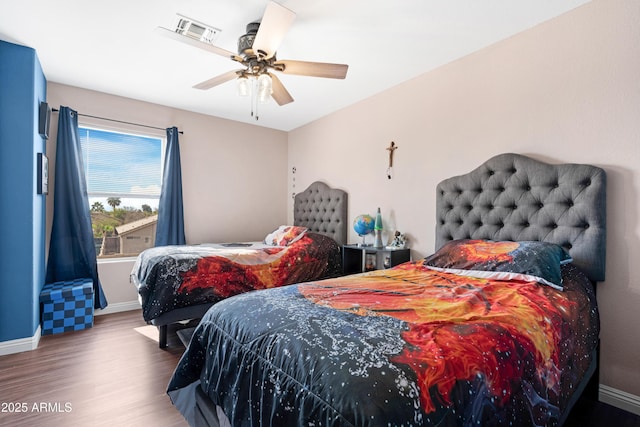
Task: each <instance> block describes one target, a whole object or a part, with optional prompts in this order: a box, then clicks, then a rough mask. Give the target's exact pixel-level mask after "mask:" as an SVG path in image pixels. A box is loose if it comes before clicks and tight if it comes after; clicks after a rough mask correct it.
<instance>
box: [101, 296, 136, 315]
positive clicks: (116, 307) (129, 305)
mask: <svg viewBox="0 0 640 427" xmlns="http://www.w3.org/2000/svg"><path fill="white" fill-rule="evenodd" d="M131 310H140V303H139V302H138V301H137V300H136V301H126V302H114V303H110V304H108V305H107V308H105V309H104V310H102V309H97V310H95V311H94V313H93V314H94V315H95V316H101V315H103V314H112V313H120V312H121V311H131Z"/></svg>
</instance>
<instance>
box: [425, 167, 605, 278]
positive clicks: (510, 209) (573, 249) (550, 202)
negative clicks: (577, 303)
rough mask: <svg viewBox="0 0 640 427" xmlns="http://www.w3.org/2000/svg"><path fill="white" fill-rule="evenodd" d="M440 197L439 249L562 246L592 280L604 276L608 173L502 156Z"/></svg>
mask: <svg viewBox="0 0 640 427" xmlns="http://www.w3.org/2000/svg"><path fill="white" fill-rule="evenodd" d="M436 191H437V193H436V217H437V219H436V249H437V248H440V247H441V246H442V245H443V244H445V243H446V242H447V241H449V240H455V239H490V240H513V241H522V240H539V241H546V242H551V243H556V244H559V245H561V246H562V247H564V248H565V249H566V250H567V251H569V253H570V254H571V256H572V257H573V260H574V264H576V265H578V266H579V267H580V268H581V269H582V270H583V271H584V272H585V273H586V274H587V276H588V277H589V278H590V279H591V280H592V281H602V280H604V276H605V274H604V273H605V253H606V248H605V246H606V245H605V242H606V235H607V233H606V174H605V172H604V170H603V169H601V168H598V167H595V166H591V165H584V164H560V165H552V164H547V163H543V162H540V161H537V160H534V159H531V158H529V157H525V156H522V155H519V154H501V155H498V156H495V157H493V158H491V159H489V160H487V161H486V162H485V163H483V164H482V165H480V166H479V167H478V168H476V169H475V170H473V171H471V172H469V173H468V174H466V175H461V176H457V177H453V178H449V179H446V180H444V181H442V182H440V183H439V184H438V187H437V190H436Z"/></svg>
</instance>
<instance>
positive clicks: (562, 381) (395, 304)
mask: <svg viewBox="0 0 640 427" xmlns="http://www.w3.org/2000/svg"><path fill="white" fill-rule="evenodd" d="M562 274H563V284H564V291H558V290H555V289H553V288H551V287H549V286H545V285H540V284H538V283H535V282H526V281H500V280H489V279H477V278H471V277H467V276H460V275H454V274H450V273H442V272H437V271H434V270H429V269H427V268H426V267H424V266H423V265H422V262H421V261H418V262H410V263H406V264H402V265H400V266H398V267H395V268H393V269H390V270H384V271H374V272H370V273H364V274H359V275H353V276H346V277H341V278H335V279H330V280H324V281H316V282H311V283H304V284H298V285H293V286H286V287H283V288H278V289H272V290H268V291H263V292H254V293H250V294H245V295H240V296H238V297H234V298H231V299H228V300H225V301H223V302H221V303H219V304H217V305H216V306H214V307H213V309H211V310H210V311H209V312H208V313H207V315H206V317H205V318H204V319H203V320H202V322H201V323H200V325H199V327H198V328H197V330H196V332H195V334H194V338H193V339H192V341H191V344H190V346H189V348H188V349H187V351H186V353H185V355H184V356H183V357H182V359H181V361H180V363H179V365H178V367H177V368H176V371H175V373H174V375H173V378H172V380H171V382H170V384H169V390H168V392H169V395H170V396H171V398H172V400H173V401H174V404H176V406H177V407H178V409H180V410H181V411H182V412H183V413H184V414H185V416H187V413H188V412H189V409H188V407H189V405H186V406H184V404H183V403H182V402H181V403H180V405H178V404H177V402H178V400H179V399H177V397H178V396H179V394H180V391H181V390H186V388H185V387H187V386H188V385H189V384H192V383H194V382H198V381H200V386H201V387H202V388H203V389H204V390H205V392H206V393H207V394H208V396H209V397H210V398H211V400H212V401H213V402H214V403H215V404H216V405H219V406H220V407H221V408H222V410H223V412H224V413H225V414H226V416H227V417H228V418H229V420H230V422H231V425H233V426H252V425H263V426H266V425H270V426H458V425H482V426H487V425H514V426H527V425H554V424H555V423H557V421H558V419H559V417H560V415H561V413H562V411H563V410H564V409H565V408H566V407H567V402H568V400H569V398H570V396H571V395H572V393H573V392H574V390H576V387H577V385H578V384H579V382H580V381H581V379H582V377H583V376H584V374H585V372H586V371H587V369H588V366H589V363H590V361H591V357H592V350H593V349H594V348H595V346H596V342H597V337H598V333H599V320H598V312H597V307H596V305H595V296H594V293H593V289H592V287H591V284H590V282H589V281H588V280H587V279H586V277H585V276H584V275H583V274H582V273H581V272H580V271H579V270H578V269H577V267H575V266H573V265H571V264H568V265H565V266H562ZM185 412H186V413H185Z"/></svg>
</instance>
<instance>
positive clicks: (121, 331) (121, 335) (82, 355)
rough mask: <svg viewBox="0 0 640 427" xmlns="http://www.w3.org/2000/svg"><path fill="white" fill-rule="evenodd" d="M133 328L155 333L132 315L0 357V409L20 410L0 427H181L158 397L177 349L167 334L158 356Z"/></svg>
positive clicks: (5, 416) (2, 416)
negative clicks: (17, 406)
mask: <svg viewBox="0 0 640 427" xmlns="http://www.w3.org/2000/svg"><path fill="white" fill-rule="evenodd" d="M136 328H143V331H145V332H148V331H151V332H155V331H157V329H155V328H154V327H151V326H147V325H146V324H145V322H144V321H143V319H142V314H141V313H140V311H138V310H136V311H129V312H123V313H115V314H110V315H104V316H96V317H95V319H94V326H93V328H91V329H87V330H83V331H76V332H71V333H65V334H59V335H47V336H43V337H42V338H41V340H40V344H39V346H38V348H37V349H36V350H34V351H28V352H24V353H18V354H11V355H7V356H2V357H0V384H1V385H0V402H2V404H3V405H5V406H3V407H2V408H0V409H4V410H10V409H12V408H8V407H7V405H10V404H13V405H15V404H25V405H26V412H24V413H15V412H13V413H11V412H0V426H9V425H10V426H16V427H17V426H25V427H26V426H29V427H35V426H38V427H39V426H47V427H48V426H143V425H149V426H186V425H187V423H186V422H185V420H184V418H182V416H181V415H180V413H178V411H177V410H176V409H175V408H174V407H173V405H172V404H171V402H170V400H169V397H168V396H167V395H166V393H165V391H166V387H167V383H168V382H169V378H170V376H171V373H172V372H173V369H174V368H175V366H176V364H177V363H178V360H179V359H180V356H181V355H182V352H183V351H184V347H183V346H182V345H181V344H180V343H179V341H178V340H177V336H176V334H175V333H171V331H170V333H169V339H170V341H169V348H168V349H167V350H160V349H159V348H158V343H157V341H154V340H153V339H151V338H149V337H147V336H145V335H143V334H142V333H140V332H138V331H136ZM34 405H35V406H34ZM41 405H43V406H42V409H43V412H41V411H40V408H41ZM13 409H15V407H14V408H13Z"/></svg>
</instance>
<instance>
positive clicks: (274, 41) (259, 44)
mask: <svg viewBox="0 0 640 427" xmlns="http://www.w3.org/2000/svg"><path fill="white" fill-rule="evenodd" d="M295 17H296V14H295V13H293V12H292V11H291V10H289V9H287V8H286V7H284V6H282V5H280V4H278V3H276V2H274V1H271V2H269V4H268V5H267V9H266V10H265V11H264V16H263V17H262V21H260V28H258V33H257V34H256V38H255V39H254V41H253V51H254V52H256V53H257V52H264V54H266V58H267V59H269V58H271V57H272V56H273V55H275V53H276V50H278V47H279V46H280V43H282V39H283V38H284V35H285V34H286V32H287V31H288V30H289V27H291V24H292V23H293V20H294V19H295Z"/></svg>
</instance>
